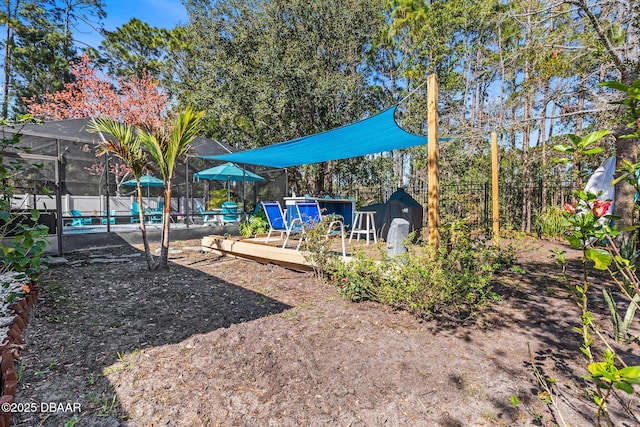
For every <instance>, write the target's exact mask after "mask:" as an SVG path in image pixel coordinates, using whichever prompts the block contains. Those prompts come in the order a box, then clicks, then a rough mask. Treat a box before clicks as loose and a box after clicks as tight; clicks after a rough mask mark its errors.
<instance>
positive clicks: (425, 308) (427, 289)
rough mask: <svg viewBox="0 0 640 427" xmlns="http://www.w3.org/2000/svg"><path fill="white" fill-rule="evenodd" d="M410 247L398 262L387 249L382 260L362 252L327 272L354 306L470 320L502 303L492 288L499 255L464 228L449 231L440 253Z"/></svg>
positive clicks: (424, 247) (425, 247)
mask: <svg viewBox="0 0 640 427" xmlns="http://www.w3.org/2000/svg"><path fill="white" fill-rule="evenodd" d="M406 246H407V247H408V251H407V252H406V253H404V254H401V255H398V256H396V257H394V258H390V257H388V256H387V255H386V253H385V252H383V251H382V250H381V253H380V256H381V260H380V261H376V260H373V259H371V258H370V257H366V256H365V255H364V254H363V253H357V254H356V255H355V256H354V257H353V258H352V259H351V261H350V262H346V263H340V262H333V263H327V264H326V267H325V273H326V274H327V275H328V277H329V280H330V282H331V283H332V284H334V285H335V286H336V288H337V290H338V292H339V293H340V294H341V295H343V296H344V297H345V298H347V299H349V300H351V301H361V300H364V299H370V300H374V301H378V302H381V303H384V304H388V305H391V306H393V307H397V308H401V309H405V310H408V311H410V312H413V313H416V314H418V315H421V316H429V315H443V314H448V315H456V316H462V317H466V316H469V315H471V314H473V313H474V312H475V311H476V310H477V309H479V308H480V307H483V306H485V305H487V304H489V303H490V302H491V301H493V300H495V299H496V297H497V296H496V294H494V293H493V292H492V291H491V290H490V288H489V284H490V281H491V279H492V277H493V272H494V271H495V269H496V268H497V263H496V260H497V258H498V250H497V249H496V248H494V247H493V246H486V245H484V244H483V243H482V242H475V243H474V242H473V241H472V240H471V238H470V234H469V232H468V230H466V228H465V227H464V226H462V225H461V224H460V223H456V224H453V225H452V226H451V227H449V228H448V229H446V230H444V232H443V233H442V245H441V246H440V247H439V248H437V249H436V248H433V247H431V246H429V245H427V244H419V245H411V244H410V243H409V242H408V241H407V243H406ZM380 248H381V249H382V247H381V246H380Z"/></svg>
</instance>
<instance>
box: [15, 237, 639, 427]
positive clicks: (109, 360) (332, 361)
mask: <svg viewBox="0 0 640 427" xmlns="http://www.w3.org/2000/svg"><path fill="white" fill-rule="evenodd" d="M197 244H199V241H190V242H175V243H174V244H173V246H172V247H173V248H178V249H179V248H180V247H182V246H192V245H197ZM523 246H526V250H523V251H522V253H521V254H520V264H519V268H517V269H512V270H505V271H502V272H500V274H498V275H497V277H496V281H495V289H496V290H497V291H498V292H499V293H500V294H501V295H503V299H502V301H501V302H498V303H496V304H495V305H494V306H492V307H491V308H490V309H488V310H487V311H486V312H484V313H483V314H481V315H480V316H478V317H476V318H474V319H472V320H467V321H458V320H452V319H449V320H447V321H444V320H437V319H430V320H424V319H418V318H415V317H413V316H411V315H409V314H407V313H405V312H399V311H394V310H393V309H391V308H389V307H385V306H382V305H379V304H375V303H371V302H366V303H350V302H347V301H345V300H343V299H341V298H340V297H339V296H338V294H337V292H336V291H335V290H334V289H333V288H332V287H330V286H329V285H327V284H324V283H322V282H321V281H319V280H318V279H316V278H315V277H313V275H312V274H311V273H299V272H293V271H290V270H286V269H284V268H281V267H277V266H270V265H261V264H257V263H255V262H251V261H243V260H238V259H232V258H220V257H217V256H214V255H209V254H202V253H198V252H196V251H187V250H185V251H182V252H179V253H175V254H172V255H171V269H170V271H168V272H153V273H149V272H148V271H146V268H145V263H144V259H143V257H142V256H141V255H140V252H139V250H138V248H133V247H118V248H111V249H109V250H101V251H99V252H95V251H94V252H90V251H86V252H78V253H74V254H72V255H69V256H67V258H68V259H69V261H70V262H69V263H67V264H64V265H61V266H58V267H54V268H52V269H51V271H50V273H49V274H48V275H47V276H46V277H44V278H43V281H42V286H41V288H42V290H41V297H40V299H39V301H38V303H37V304H36V308H35V309H34V310H33V311H32V314H31V321H30V324H29V327H28V329H27V331H26V335H25V339H26V344H25V346H24V348H23V349H22V350H21V351H20V356H21V359H20V362H19V363H20V364H21V365H22V369H23V371H22V381H21V382H20V384H19V387H18V391H17V393H16V402H18V403H22V404H23V406H24V407H25V408H29V409H28V410H25V411H23V412H19V413H15V414H14V415H13V418H12V425H14V426H39V425H46V426H71V425H74V424H75V423H76V422H77V424H75V425H83V426H125V425H128V426H162V425H167V426H214V425H242V426H299V425H304V426H325V425H336V426H377V425H390V426H487V425H508V426H529V425H538V426H552V425H556V424H559V425H562V420H561V419H559V418H558V417H557V416H554V413H555V412H554V411H553V410H551V407H550V406H548V405H547V404H545V403H544V401H543V399H542V398H543V397H544V394H543V392H544V390H543V389H542V388H541V386H540V385H539V383H538V381H537V380H536V376H535V375H534V369H533V367H532V366H533V365H532V363H533V364H535V366H536V367H537V369H538V370H539V371H540V372H541V373H542V374H543V375H545V376H546V377H554V378H556V379H557V385H556V387H555V390H556V392H557V393H558V395H557V400H558V402H559V405H560V413H561V415H562V416H563V418H564V421H565V422H566V423H569V424H571V426H574V427H579V426H589V425H593V424H594V418H593V416H594V411H593V405H592V404H590V400H589V398H588V397H586V392H585V386H586V383H585V381H584V380H583V379H582V376H583V375H585V373H586V370H585V363H584V359H583V357H582V356H581V354H580V352H579V349H578V347H579V339H580V337H579V335H578V334H577V333H575V332H574V331H573V330H572V328H573V327H574V326H575V325H576V323H577V317H578V310H577V308H576V307H575V305H574V304H573V303H572V302H571V301H569V300H568V299H567V297H566V291H565V290H564V288H563V286H562V285H561V284H560V283H559V282H558V276H559V273H560V271H559V269H558V267H557V266H555V265H554V261H553V260H552V259H550V258H549V257H548V255H549V250H550V248H551V247H561V248H563V249H567V248H566V247H564V246H563V245H560V244H555V243H549V242H536V243H535V244H531V243H527V244H526V245H523ZM98 255H99V256H102V257H103V256H104V255H113V256H116V257H117V258H115V259H112V261H118V262H111V263H100V262H96V259H97V258H96V256H98ZM570 256H571V257H572V258H573V259H574V260H575V258H576V257H577V254H576V253H573V252H570ZM595 311H596V316H597V318H598V319H599V321H600V323H601V324H602V325H603V327H604V329H605V330H607V329H610V327H609V322H608V318H607V317H606V316H605V315H606V310H605V307H604V306H602V305H599V306H598V307H597V310H595ZM639 355H640V348H639V347H638V346H637V345H633V346H631V347H626V355H625V357H626V359H627V361H628V362H632V363H634V364H640V356H639ZM514 397H516V398H517V400H518V403H517V404H514ZM51 402H54V403H56V405H53V406H50V405H49V403H51ZM43 404H44V406H43ZM639 405H640V403H639V399H638V398H633V399H632V400H629V398H627V397H626V396H623V397H622V399H621V400H618V399H615V400H613V401H612V402H611V408H610V409H611V412H612V414H613V416H614V419H615V423H616V424H615V425H617V426H635V425H638V419H637V418H636V417H637V416H638V414H639V413H640V406H639ZM78 408H80V410H78ZM43 409H44V410H43ZM634 414H635V415H634Z"/></svg>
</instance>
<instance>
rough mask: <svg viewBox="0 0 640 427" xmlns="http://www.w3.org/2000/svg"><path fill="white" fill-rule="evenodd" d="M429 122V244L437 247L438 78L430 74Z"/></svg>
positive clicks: (438, 216)
mask: <svg viewBox="0 0 640 427" xmlns="http://www.w3.org/2000/svg"><path fill="white" fill-rule="evenodd" d="M427 121H428V128H427V151H428V154H429V160H428V175H429V176H428V179H429V193H428V199H427V206H428V213H429V244H430V245H431V246H435V247H437V246H439V245H440V232H439V231H438V227H439V226H440V211H439V201H438V197H439V192H440V182H439V180H438V152H439V148H438V77H437V76H436V75H435V74H430V75H429V77H428V78H427Z"/></svg>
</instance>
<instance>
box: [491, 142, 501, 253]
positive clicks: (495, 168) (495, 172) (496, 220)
mask: <svg viewBox="0 0 640 427" xmlns="http://www.w3.org/2000/svg"><path fill="white" fill-rule="evenodd" d="M499 167H500V164H499V163H498V134H497V133H495V132H492V133H491V199H492V208H493V209H492V217H493V241H494V243H498V238H499V237H500V203H499V200H498V176H499Z"/></svg>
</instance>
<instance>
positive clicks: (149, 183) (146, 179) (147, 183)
mask: <svg viewBox="0 0 640 427" xmlns="http://www.w3.org/2000/svg"><path fill="white" fill-rule="evenodd" d="M122 185H129V186H132V187H135V186H136V185H137V183H136V180H135V179H130V180H129V181H125V182H123V183H122ZM140 186H141V187H147V198H149V187H163V186H164V181H162V180H161V179H158V178H156V177H155V176H153V175H143V176H141V177H140Z"/></svg>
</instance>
